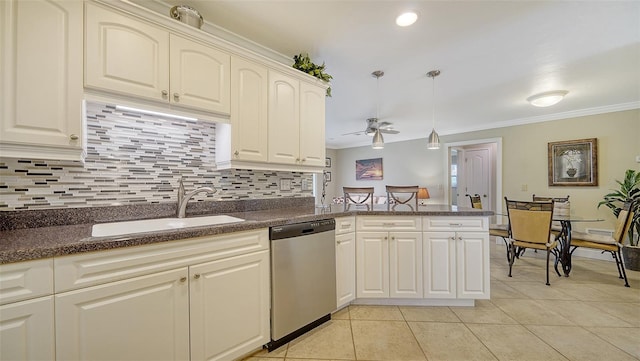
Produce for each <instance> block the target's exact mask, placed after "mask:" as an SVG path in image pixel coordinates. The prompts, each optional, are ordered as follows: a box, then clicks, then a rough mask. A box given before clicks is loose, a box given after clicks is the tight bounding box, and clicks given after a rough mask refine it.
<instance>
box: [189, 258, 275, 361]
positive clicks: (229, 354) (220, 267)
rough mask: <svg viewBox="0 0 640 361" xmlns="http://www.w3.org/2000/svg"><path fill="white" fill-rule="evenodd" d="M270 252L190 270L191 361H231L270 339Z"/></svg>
mask: <svg viewBox="0 0 640 361" xmlns="http://www.w3.org/2000/svg"><path fill="white" fill-rule="evenodd" d="M269 272H270V270H269V252H268V251H262V252H256V253H251V254H248V255H243V256H237V257H232V258H227V259H222V260H219V261H214V262H209V263H206V264H202V265H197V266H192V267H190V268H189V276H190V279H191V284H190V287H191V294H190V296H191V301H190V304H191V308H190V310H191V360H233V359H236V358H238V357H240V356H242V355H244V354H246V353H247V352H250V351H251V350H254V349H256V348H258V347H260V346H262V345H264V344H265V343H267V342H268V341H269V339H270V326H269V319H270V318H269V316H270V315H269V307H270V301H269Z"/></svg>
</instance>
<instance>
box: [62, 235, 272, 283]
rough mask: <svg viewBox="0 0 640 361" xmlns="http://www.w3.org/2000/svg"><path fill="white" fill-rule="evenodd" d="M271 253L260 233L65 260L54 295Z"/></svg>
mask: <svg viewBox="0 0 640 361" xmlns="http://www.w3.org/2000/svg"><path fill="white" fill-rule="evenodd" d="M268 249H269V232H268V230H267V229H261V230H254V231H247V232H237V233H230V234H225V235H219V236H206V237H198V238H191V239H185V240H178V241H173V242H167V243H162V244H154V245H145V246H136V247H126V248H119V249H115V250H109V251H99V252H91V253H84V254H77V255H72V256H64V257H59V258H56V259H55V269H56V272H55V291H56V293H59V292H64V291H68V290H72V289H76V288H82V287H87V286H92V285H97V284H102V283H106V282H111V281H116V280H122V279H127V278H131V277H135V276H140V275H145V274H150V273H154V272H158V271H163V270H168V269H173V268H177V267H184V266H188V265H191V264H194V263H200V262H207V261H213V260H216V259H221V258H226V257H231V256H237V255H241V254H246V253H251V252H256V251H262V250H268Z"/></svg>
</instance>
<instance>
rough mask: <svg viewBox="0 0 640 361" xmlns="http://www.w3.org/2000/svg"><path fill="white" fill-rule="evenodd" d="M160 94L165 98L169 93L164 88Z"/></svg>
mask: <svg viewBox="0 0 640 361" xmlns="http://www.w3.org/2000/svg"><path fill="white" fill-rule="evenodd" d="M161 94H162V98H164V99H166V98H167V95H169V92H168V91H166V90H163V91H162V92H161Z"/></svg>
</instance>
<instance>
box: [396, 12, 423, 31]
mask: <svg viewBox="0 0 640 361" xmlns="http://www.w3.org/2000/svg"><path fill="white" fill-rule="evenodd" d="M416 20H418V14H416V13H414V12H413V11H408V12H406V13H402V14H400V15H398V17H397V18H396V25H398V26H402V27H404V26H410V25H413V23H415V22H416Z"/></svg>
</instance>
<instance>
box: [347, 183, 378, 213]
mask: <svg viewBox="0 0 640 361" xmlns="http://www.w3.org/2000/svg"><path fill="white" fill-rule="evenodd" d="M373 191H374V188H373V187H342V192H343V193H344V204H345V207H346V206H347V205H349V204H350V203H351V204H364V205H367V203H369V204H368V205H370V206H371V209H373ZM356 195H360V196H364V198H362V197H360V198H359V199H358V200H356V199H354V198H353V197H352V196H356Z"/></svg>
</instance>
